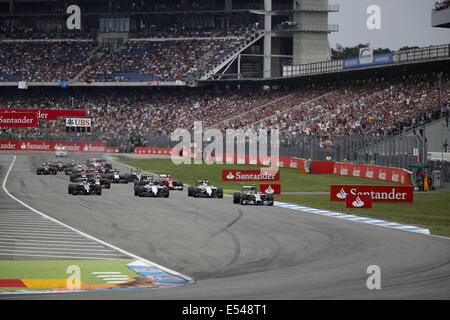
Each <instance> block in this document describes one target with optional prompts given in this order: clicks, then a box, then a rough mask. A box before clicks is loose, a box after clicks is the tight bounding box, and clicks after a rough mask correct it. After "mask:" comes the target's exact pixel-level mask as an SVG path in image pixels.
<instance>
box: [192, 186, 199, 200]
mask: <svg viewBox="0 0 450 320" xmlns="http://www.w3.org/2000/svg"><path fill="white" fill-rule="evenodd" d="M198 193H199V190H198V188H194V193H193V196H194V198H198V196H199V194H198Z"/></svg>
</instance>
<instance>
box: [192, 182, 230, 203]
mask: <svg viewBox="0 0 450 320" xmlns="http://www.w3.org/2000/svg"><path fill="white" fill-rule="evenodd" d="M188 196H189V197H194V198H199V197H202V198H223V189H222V188H218V187H215V186H211V185H210V184H209V181H208V180H207V179H205V180H197V181H196V184H195V186H189V187H188Z"/></svg>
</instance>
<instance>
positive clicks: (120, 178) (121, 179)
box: [106, 169, 128, 183]
mask: <svg viewBox="0 0 450 320" xmlns="http://www.w3.org/2000/svg"><path fill="white" fill-rule="evenodd" d="M106 177H108V179H109V180H110V181H111V183H128V178H127V177H126V176H124V175H121V174H120V173H119V170H117V169H116V170H114V171H113V172H112V173H109V174H107V175H106Z"/></svg>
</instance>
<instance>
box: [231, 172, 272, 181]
mask: <svg viewBox="0 0 450 320" xmlns="http://www.w3.org/2000/svg"><path fill="white" fill-rule="evenodd" d="M222 180H223V181H280V171H279V170H277V171H275V170H267V169H261V170H222Z"/></svg>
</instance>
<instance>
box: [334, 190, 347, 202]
mask: <svg viewBox="0 0 450 320" xmlns="http://www.w3.org/2000/svg"><path fill="white" fill-rule="evenodd" d="M336 197H338V198H339V199H345V198H346V197H347V192H345V190H344V188H342V189H341V191H339V193H338V194H337V195H336Z"/></svg>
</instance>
